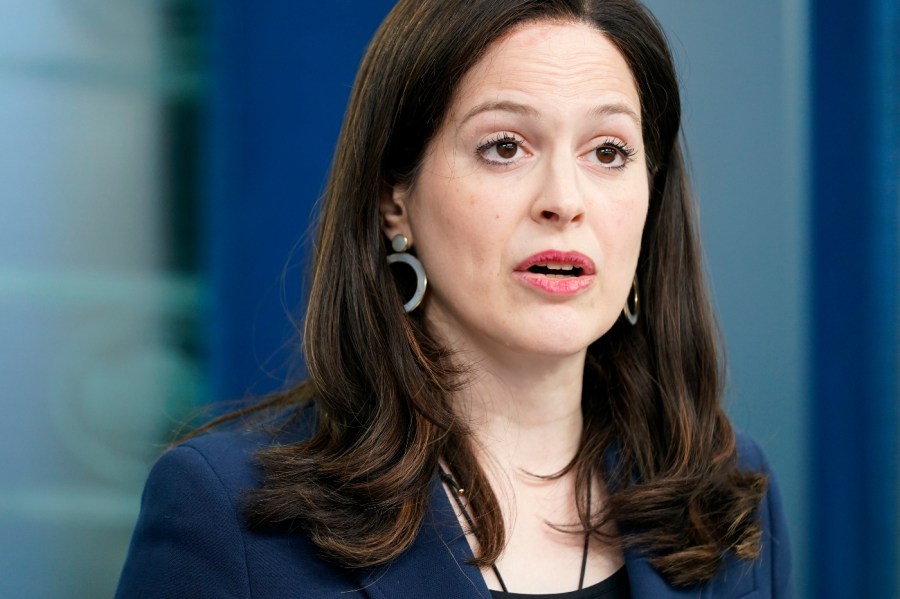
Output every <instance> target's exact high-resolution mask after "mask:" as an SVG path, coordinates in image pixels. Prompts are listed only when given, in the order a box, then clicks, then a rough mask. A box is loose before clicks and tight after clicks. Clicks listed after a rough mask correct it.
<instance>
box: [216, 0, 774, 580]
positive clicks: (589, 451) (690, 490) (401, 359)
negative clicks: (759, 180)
mask: <svg viewBox="0 0 900 599" xmlns="http://www.w3.org/2000/svg"><path fill="white" fill-rule="evenodd" d="M541 20H552V21H555V22H571V23H588V24H590V25H591V26H593V27H595V28H596V29H597V30H599V31H600V32H602V33H603V34H604V35H606V36H607V37H608V38H609V39H610V40H611V41H612V42H613V43H614V44H615V45H616V46H617V48H618V49H619V51H620V52H621V53H622V55H623V56H624V58H625V60H626V62H627V64H628V65H629V67H630V69H631V72H632V74H633V76H634V80H635V82H636V84H637V87H638V91H639V94H640V102H641V112H642V115H641V116H642V122H643V137H644V143H645V146H646V149H647V161H648V164H647V167H648V172H649V173H650V176H651V197H650V203H649V212H648V216H647V221H646V224H645V229H644V235H643V241H642V246H641V252H640V257H639V260H638V267H637V279H638V285H639V289H640V291H641V302H640V310H641V313H640V319H639V321H638V323H637V325H636V326H631V325H630V324H628V323H627V322H624V321H623V320H622V319H620V320H619V322H617V323H616V324H615V325H614V326H613V327H612V328H611V330H609V331H608V332H607V333H606V334H605V335H604V336H603V337H602V338H600V339H599V340H597V341H596V342H595V343H593V344H592V345H591V346H590V348H589V349H588V359H587V364H586V369H585V384H584V390H583V399H582V408H583V413H584V432H583V435H582V441H581V445H580V449H579V451H578V453H577V455H576V457H575V458H574V460H573V461H572V463H571V464H570V465H569V466H568V467H567V468H566V470H565V472H574V478H575V481H576V482H575V484H576V497H577V502H578V511H579V516H580V521H581V526H582V527H583V530H582V532H583V531H585V530H587V531H592V532H593V533H594V534H597V535H600V534H601V532H600V531H601V529H602V528H603V525H604V524H605V523H606V522H608V521H610V520H614V521H615V522H616V525H617V528H618V530H619V537H618V539H617V540H618V541H620V542H622V543H623V544H624V545H626V546H638V547H640V548H641V549H642V550H643V551H645V552H646V554H647V555H648V556H649V558H650V561H651V562H652V564H653V565H654V566H655V567H656V568H657V569H658V570H659V571H660V572H661V574H662V575H663V576H664V577H665V578H666V579H667V580H668V581H669V582H670V583H671V584H673V585H675V586H684V585H693V584H698V583H703V582H706V581H708V580H710V579H711V578H712V577H713V576H714V575H715V573H716V572H717V571H718V569H719V568H720V566H721V563H722V560H723V558H724V555H725V554H726V553H728V552H734V553H735V554H736V555H737V556H738V557H740V558H746V559H752V558H755V557H757V555H758V553H759V538H760V534H761V533H760V525H759V523H758V521H757V519H756V516H755V514H756V510H757V508H758V506H759V502H760V500H761V498H762V496H763V494H764V491H765V486H766V478H765V476H764V475H763V474H762V473H757V472H743V471H741V470H739V469H738V466H737V456H736V450H735V437H734V432H733V430H732V428H731V425H730V423H729V422H728V420H727V418H726V416H725V414H724V412H723V410H722V408H721V406H720V397H721V394H722V385H721V378H722V376H721V361H722V360H721V355H720V351H719V336H718V329H717V326H716V323H715V319H714V316H713V314H712V311H711V308H710V302H709V299H708V295H707V289H706V283H705V280H704V273H703V265H702V260H701V252H700V244H699V240H698V233H697V218H696V215H695V204H694V200H693V198H692V195H691V191H690V186H689V181H688V176H687V173H686V169H685V164H684V161H683V157H682V152H681V149H680V142H679V129H680V120H681V108H680V100H679V91H678V84H677V80H676V75H675V70H674V66H673V62H672V58H671V55H670V52H669V49H668V47H667V43H666V40H665V36H664V35H663V33H662V31H661V28H660V26H659V24H658V23H657V22H656V20H655V19H654V18H653V16H652V15H651V14H650V13H649V12H648V11H647V10H646V9H645V8H644V7H643V6H642V5H641V4H640V3H639V2H637V1H635V0H400V2H399V3H398V4H397V6H396V7H395V8H394V9H393V11H392V12H391V13H390V14H389V15H388V17H387V18H386V20H385V21H384V23H383V24H382V25H381V28H380V29H379V30H378V32H377V33H376V35H375V37H374V39H373V40H372V42H371V45H370V46H369V48H368V51H367V53H366V55H365V58H364V59H363V62H362V65H361V67H360V69H359V73H358V76H357V79H356V82H355V85H354V88H353V93H352V96H351V99H350V103H349V106H348V108H347V113H346V116H345V120H344V124H343V129H342V132H341V135H340V138H339V141H338V144H337V149H336V154H335V157H334V163H333V166H332V170H331V175H330V179H329V182H328V186H327V190H326V192H325V195H324V199H323V203H322V210H321V215H320V222H319V228H318V237H317V239H316V246H315V255H314V262H313V270H312V285H311V289H310V295H309V302H308V310H307V315H306V320H305V329H304V332H303V344H304V352H305V358H306V364H307V367H308V372H309V378H308V379H307V380H306V381H305V382H304V383H302V384H301V385H299V386H298V387H296V388H293V389H291V390H289V391H286V392H284V393H281V394H279V395H277V396H274V397H272V398H269V399H268V400H267V401H264V402H262V403H260V404H258V405H256V406H254V407H253V408H250V409H247V410H243V411H241V412H237V413H235V414H232V415H231V416H229V417H228V418H232V419H233V418H242V419H243V418H246V417H248V416H250V415H252V414H254V413H256V414H259V413H261V412H263V411H265V410H268V409H270V408H275V407H277V408H283V407H285V406H289V407H298V406H300V405H302V404H304V403H306V402H308V401H314V402H315V404H316V406H317V413H318V420H317V422H318V424H317V428H316V430H315V432H314V434H313V435H312V437H311V438H309V439H307V440H304V441H302V442H299V443H293V444H274V445H271V446H267V447H266V448H264V449H263V450H262V451H260V452H259V453H258V455H257V458H258V460H259V462H260V463H261V465H262V467H263V470H264V481H263V484H262V486H261V488H259V489H255V490H252V491H250V493H249V494H248V497H247V505H246V512H247V515H248V518H249V520H250V522H251V523H253V524H255V525H260V526H262V525H272V524H276V523H290V524H292V525H299V526H300V527H302V529H303V530H304V531H306V533H307V534H308V535H309V536H310V538H311V539H312V541H313V542H314V543H315V544H316V545H317V546H318V547H319V549H320V551H321V552H322V554H323V555H324V556H325V557H327V558H329V559H331V560H333V561H335V562H337V563H339V564H342V565H344V566H348V567H364V566H375V565H379V564H384V563H387V562H390V561H391V560H393V559H394V558H396V557H397V556H398V555H400V554H401V553H402V552H404V551H405V550H406V549H407V548H409V546H410V545H411V544H412V542H413V540H414V539H415V537H416V535H417V533H418V531H419V528H420V526H421V524H422V521H423V518H424V516H425V512H426V509H427V504H428V496H429V487H430V485H431V481H432V480H433V477H434V476H435V474H436V471H437V469H438V462H439V460H444V461H445V462H446V464H447V466H448V467H449V468H450V470H451V471H452V472H454V473H455V475H456V476H457V478H458V481H457V482H458V483H459V484H460V485H461V486H462V487H464V488H466V489H467V490H468V491H467V496H468V501H469V505H470V509H471V511H472V514H473V516H474V521H475V527H474V531H473V533H474V534H475V536H476V537H477V540H478V546H479V547H480V552H479V554H478V555H477V556H475V559H474V563H475V564H476V565H478V566H481V567H483V566H486V565H489V564H492V563H494V561H495V560H496V559H497V558H498V556H499V555H500V553H501V551H502V549H503V547H504V543H505V536H504V525H503V521H502V516H501V513H500V509H499V504H498V501H497V498H496V496H495V495H494V493H493V491H492V490H491V488H490V485H489V483H488V482H487V479H486V477H485V475H484V473H483V471H482V469H481V468H480V467H479V465H478V462H477V461H476V459H475V455H474V452H473V442H472V438H471V435H470V433H469V431H468V430H467V428H466V426H465V425H464V424H463V423H462V421H461V419H460V418H459V417H458V415H457V414H455V413H454V410H453V407H452V401H451V398H452V395H453V393H454V392H455V391H456V390H458V389H459V388H460V387H461V386H462V385H464V384H465V378H466V377H465V372H464V371H463V370H462V369H461V368H460V365H459V364H457V363H456V362H455V361H454V356H453V354H452V352H451V351H450V349H449V348H447V347H443V346H442V345H441V344H440V343H439V342H438V341H437V340H436V339H435V338H434V337H433V336H431V335H430V334H429V332H428V330H427V327H426V326H425V323H424V321H423V320H422V316H421V315H417V314H416V313H413V314H406V313H405V312H404V311H403V307H402V306H403V298H402V294H401V292H400V291H399V289H398V286H397V284H396V282H395V280H394V279H393V278H392V275H391V272H390V271H389V269H388V267H387V264H386V262H385V258H386V255H387V252H388V248H387V244H386V240H385V238H384V234H383V233H382V230H381V228H380V217H379V210H378V205H379V199H380V198H381V197H383V196H384V194H389V193H390V192H391V188H392V187H393V186H394V185H397V184H409V183H411V182H414V181H415V178H416V174H417V169H418V168H419V165H420V163H421V161H422V158H423V155H424V153H425V150H426V148H427V146H428V144H429V142H430V141H431V140H432V138H433V137H434V136H435V134H436V132H437V131H438V129H439V127H441V125H442V123H443V121H444V119H445V115H446V113H447V110H448V106H449V105H450V102H451V100H452V98H453V95H454V91H455V90H456V88H457V86H458V85H459V83H460V80H461V79H462V77H463V76H464V75H465V74H466V73H467V72H468V71H469V69H471V68H472V66H473V65H474V64H475V63H476V62H477V61H478V60H479V59H480V58H481V57H482V56H483V55H484V53H485V51H486V49H487V48H488V47H490V46H491V44H493V43H495V42H496V41H497V40H498V39H500V38H502V37H503V36H504V35H507V34H508V33H509V32H510V31H511V30H513V29H514V28H516V27H517V26H520V25H522V24H524V23H528V22H534V21H541ZM613 453H614V454H615V459H612V460H610V459H605V457H607V458H608V457H609V455H611V454H613ZM597 477H601V478H602V480H604V481H607V484H608V485H609V499H608V502H607V503H606V504H605V505H604V506H602V508H600V509H595V510H594V511H591V507H590V506H589V505H588V501H587V489H588V487H589V485H590V481H591V480H592V479H596V478H597ZM594 507H595V508H596V506H594Z"/></svg>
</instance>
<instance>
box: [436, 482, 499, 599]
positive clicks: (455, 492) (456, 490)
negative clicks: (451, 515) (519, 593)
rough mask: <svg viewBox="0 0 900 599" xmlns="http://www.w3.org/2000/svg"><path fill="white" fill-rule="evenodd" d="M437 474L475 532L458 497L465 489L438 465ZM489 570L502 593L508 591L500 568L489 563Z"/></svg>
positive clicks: (473, 525) (470, 517) (470, 518)
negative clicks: (495, 578) (492, 572)
mask: <svg viewBox="0 0 900 599" xmlns="http://www.w3.org/2000/svg"><path fill="white" fill-rule="evenodd" d="M438 475H439V476H440V477H441V481H442V482H443V483H444V484H445V485H447V486H448V487H449V488H450V495H452V496H453V499H455V500H456V505H458V506H459V511H460V512H462V515H463V517H464V518H465V519H466V524H468V525H469V529H470V530H471V531H472V532H473V533H474V532H475V523H474V522H473V521H472V516H470V515H469V510H467V509H466V506H465V505H463V502H462V499H460V497H459V496H460V495H463V494H464V493H465V492H466V490H465V489H461V488H460V487H459V485H458V484H457V483H456V481H455V480H453V478H452V477H451V476H450V475H449V474H447V472H446V471H445V470H444V468H443V467H439V470H438ZM491 570H493V571H494V576H496V577H497V582H499V583H500V588H501V589H503V592H504V593H508V592H509V591H508V590H507V589H506V583H505V582H503V577H502V576H500V569H499V568H498V567H497V564H491Z"/></svg>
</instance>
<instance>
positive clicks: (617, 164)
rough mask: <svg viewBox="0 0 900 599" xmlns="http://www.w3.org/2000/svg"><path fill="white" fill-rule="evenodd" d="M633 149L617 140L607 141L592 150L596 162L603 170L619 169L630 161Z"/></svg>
mask: <svg viewBox="0 0 900 599" xmlns="http://www.w3.org/2000/svg"><path fill="white" fill-rule="evenodd" d="M634 153H635V152H634V149H633V148H631V147H629V146H628V145H626V144H625V143H623V142H621V141H619V140H617V139H608V140H606V141H605V142H603V144H602V145H600V146H599V147H597V149H595V150H594V155H595V156H596V158H597V162H599V163H600V165H601V166H603V167H605V168H612V169H621V168H625V165H626V164H628V163H629V162H630V161H631V157H632V156H634Z"/></svg>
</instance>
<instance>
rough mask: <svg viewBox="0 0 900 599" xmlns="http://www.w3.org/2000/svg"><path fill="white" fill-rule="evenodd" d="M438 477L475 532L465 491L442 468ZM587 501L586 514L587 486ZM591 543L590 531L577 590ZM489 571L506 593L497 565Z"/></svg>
mask: <svg viewBox="0 0 900 599" xmlns="http://www.w3.org/2000/svg"><path fill="white" fill-rule="evenodd" d="M438 476H439V477H440V479H441V482H443V483H444V484H445V485H447V487H448V488H449V489H450V495H452V496H453V499H454V500H455V501H456V505H457V506H458V507H459V511H460V512H462V515H463V517H464V518H465V519H466V524H468V525H469V529H470V530H472V532H474V531H475V522H473V521H472V516H470V515H469V510H467V509H466V506H465V505H463V502H462V499H461V498H460V496H461V495H465V492H466V490H465V489H462V488H460V486H459V484H457V482H456V481H455V480H453V477H452V476H450V475H449V474H448V473H447V471H446V470H444V468H443V466H438ZM587 500H588V512H590V510H591V487H590V485H588V492H587ZM590 543H591V533H590V531H588V532H586V533H584V550H583V551H582V553H581V575H580V576H579V578H578V590H579V591H580V590H581V589H583V588H584V575H585V572H586V571H587V556H588V547H589V546H590ZM491 570H493V571H494V576H496V577H497V582H499V583H500V588H501V589H502V590H503V592H504V593H508V592H509V590H508V589H507V588H506V583H505V582H504V581H503V577H502V576H500V569H499V568H498V567H497V564H496V563H494V564H491Z"/></svg>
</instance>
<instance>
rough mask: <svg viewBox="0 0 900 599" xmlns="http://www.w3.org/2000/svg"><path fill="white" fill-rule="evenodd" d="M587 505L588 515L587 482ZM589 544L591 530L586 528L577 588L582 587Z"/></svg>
mask: <svg viewBox="0 0 900 599" xmlns="http://www.w3.org/2000/svg"><path fill="white" fill-rule="evenodd" d="M587 500H588V501H587V507H588V517H590V515H591V485H590V484H588V489H587ZM590 544H591V531H590V530H588V531H586V532H585V533H584V550H583V551H582V552H581V576H579V577H578V590H579V591H580V590H581V589H583V588H584V574H585V572H586V571H587V556H588V546H589V545H590Z"/></svg>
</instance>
